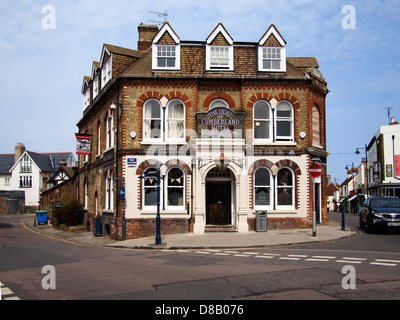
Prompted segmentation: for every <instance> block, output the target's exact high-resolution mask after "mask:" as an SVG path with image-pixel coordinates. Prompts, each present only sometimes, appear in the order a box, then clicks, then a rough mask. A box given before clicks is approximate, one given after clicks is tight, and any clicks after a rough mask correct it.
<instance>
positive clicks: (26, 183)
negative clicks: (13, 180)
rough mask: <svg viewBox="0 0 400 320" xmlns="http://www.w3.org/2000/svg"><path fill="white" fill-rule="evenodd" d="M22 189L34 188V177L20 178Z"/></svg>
mask: <svg viewBox="0 0 400 320" xmlns="http://www.w3.org/2000/svg"><path fill="white" fill-rule="evenodd" d="M19 187H20V188H32V176H19Z"/></svg>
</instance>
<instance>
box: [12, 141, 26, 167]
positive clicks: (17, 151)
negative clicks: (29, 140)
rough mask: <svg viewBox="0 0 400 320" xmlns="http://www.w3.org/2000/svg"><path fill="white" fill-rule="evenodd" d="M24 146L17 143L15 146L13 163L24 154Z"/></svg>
mask: <svg viewBox="0 0 400 320" xmlns="http://www.w3.org/2000/svg"><path fill="white" fill-rule="evenodd" d="M25 150H26V149H25V146H24V144H23V143H21V142H18V143H17V145H16V146H15V162H17V160H18V159H19V158H20V157H21V156H22V154H23V153H24V152H25Z"/></svg>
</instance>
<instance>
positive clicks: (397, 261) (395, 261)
mask: <svg viewBox="0 0 400 320" xmlns="http://www.w3.org/2000/svg"><path fill="white" fill-rule="evenodd" d="M375 261H379V262H389V263H400V260H386V259H375Z"/></svg>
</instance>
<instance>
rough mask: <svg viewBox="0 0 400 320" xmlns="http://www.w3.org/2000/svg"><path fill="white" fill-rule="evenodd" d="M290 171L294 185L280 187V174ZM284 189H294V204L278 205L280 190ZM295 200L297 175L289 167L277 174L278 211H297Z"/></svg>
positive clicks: (276, 201)
mask: <svg viewBox="0 0 400 320" xmlns="http://www.w3.org/2000/svg"><path fill="white" fill-rule="evenodd" d="M284 169H285V170H286V169H287V170H289V172H290V173H291V175H292V185H287V186H280V185H279V172H280V171H282V170H284ZM283 188H291V189H292V199H291V200H292V204H291V205H279V203H278V195H279V189H283ZM295 199H296V175H295V173H294V172H293V170H292V169H291V168H289V167H282V168H280V169H279V171H278V173H277V174H276V187H275V203H276V210H280V211H282V210H294V209H295Z"/></svg>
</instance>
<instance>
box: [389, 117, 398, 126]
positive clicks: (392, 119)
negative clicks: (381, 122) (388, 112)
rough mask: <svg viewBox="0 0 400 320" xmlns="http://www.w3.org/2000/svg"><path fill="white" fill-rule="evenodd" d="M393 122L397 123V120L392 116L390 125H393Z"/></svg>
mask: <svg viewBox="0 0 400 320" xmlns="http://www.w3.org/2000/svg"><path fill="white" fill-rule="evenodd" d="M395 124H399V123H398V122H397V121H395V120H394V117H391V118H390V125H391V126H392V125H395Z"/></svg>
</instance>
